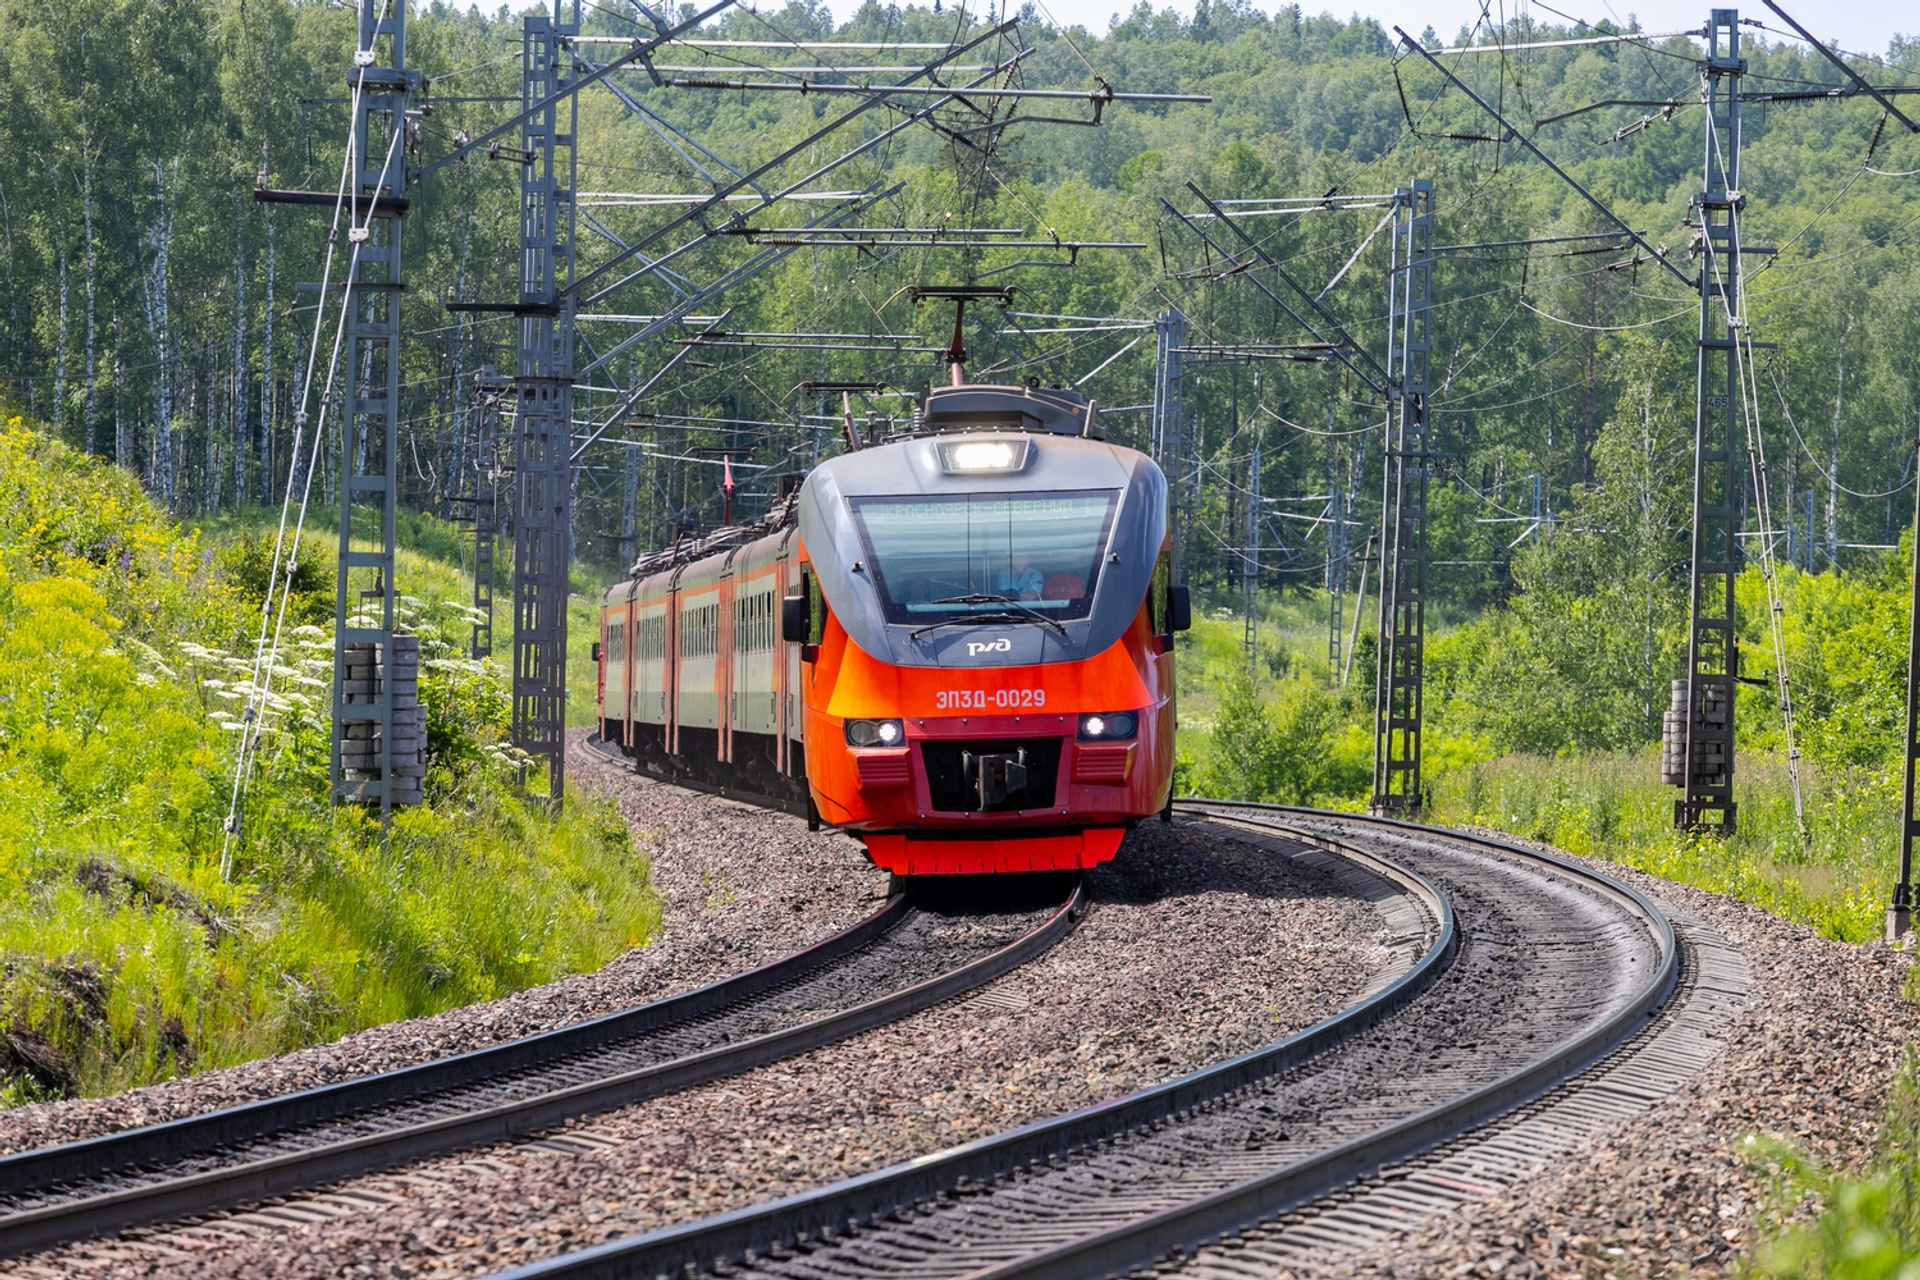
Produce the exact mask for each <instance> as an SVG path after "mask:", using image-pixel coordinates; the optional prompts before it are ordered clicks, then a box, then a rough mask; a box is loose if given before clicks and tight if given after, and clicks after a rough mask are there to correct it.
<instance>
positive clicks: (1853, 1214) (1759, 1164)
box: [1744, 1046, 1920, 1280]
mask: <svg viewBox="0 0 1920 1280" xmlns="http://www.w3.org/2000/svg"><path fill="white" fill-rule="evenodd" d="M1917 1076H1920V1053H1917V1052H1916V1050H1915V1049H1914V1048H1913V1047H1912V1046H1908V1048H1907V1051H1906V1055H1905V1057H1904V1058H1903V1060H1902V1062H1901V1065H1900V1069H1899V1071H1898V1072H1897V1073H1896V1074H1895V1076H1894V1081H1893V1091H1892V1096H1891V1098H1890V1099H1889V1101H1888V1104H1887V1113H1886V1116H1885V1117H1884V1120H1883V1123H1882V1127H1881V1133H1880V1142H1879V1150H1878V1152H1877V1153H1876V1156H1875V1159H1874V1162H1873V1167H1872V1169H1870V1170H1869V1171H1868V1172H1867V1173H1866V1175H1865V1176H1863V1177H1857V1178H1848V1177H1843V1176H1839V1175H1837V1174H1835V1173H1833V1172H1831V1171H1829V1170H1827V1169H1825V1168H1823V1167H1822V1166H1821V1165H1820V1164H1819V1162H1818V1161H1816V1160H1814V1159H1813V1158H1812V1157H1810V1156H1808V1155H1807V1154H1805V1153H1804V1152H1802V1151H1801V1150H1800V1149H1799V1148H1798V1147H1796V1146H1794V1145H1793V1144H1792V1143H1789V1142H1786V1141H1783V1140H1781V1139H1779V1138H1774V1137H1769V1136H1766V1135H1761V1134H1753V1135H1749V1136H1748V1137H1747V1138H1746V1139H1745V1142H1744V1147H1745V1155H1746V1156H1747V1159H1748V1163H1749V1166H1750V1167H1751V1168H1752V1170H1753V1172H1754V1174H1755V1175H1756V1177H1758V1178H1759V1179H1761V1180H1762V1182H1763V1185H1764V1186H1765V1188H1766V1199H1765V1203H1764V1205H1763V1207H1762V1211H1761V1225H1762V1228H1763V1230H1766V1231H1767V1232H1768V1234H1769V1235H1770V1236H1771V1239H1769V1240H1768V1241H1767V1243H1765V1244H1764V1245H1763V1246H1762V1247H1761V1248H1760V1249H1759V1250H1758V1252H1757V1254H1756V1256H1755V1257H1754V1258H1753V1260H1752V1262H1751V1264H1750V1265H1749V1266H1748V1267H1747V1268H1746V1269H1745V1274H1746V1275H1747V1276H1749V1277H1752V1278H1753V1280H1761V1278H1765V1280H1916V1278H1920V1085H1917V1084H1916V1077H1917ZM1810 1208H1811V1209H1813V1210H1814V1213H1813V1216H1812V1220H1811V1221H1807V1220H1806V1219H1807V1215H1808V1211H1809V1209H1810Z"/></svg>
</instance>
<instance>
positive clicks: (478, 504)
mask: <svg viewBox="0 0 1920 1280" xmlns="http://www.w3.org/2000/svg"><path fill="white" fill-rule="evenodd" d="M512 391H513V383H512V382H511V381H510V380H508V379H506V378H503V377H501V376H500V374H499V372H498V371H497V370H495V369H494V367H493V366H492V365H482V366H481V368H480V372H479V374H478V375H477V376H476V377H475V378H474V382H473V397H474V414H473V418H474V430H473V436H474V449H473V458H474V462H473V504H472V505H473V612H474V618H473V656H474V657H475V658H485V657H489V656H491V655H492V653H493V573H494V556H493V552H494V546H495V544H496V542H497V540H498V538H499V535H500V475H501V466H500V410H501V408H502V406H503V405H504V404H505V403H506V399H507V397H508V395H510V394H511V393H512Z"/></svg>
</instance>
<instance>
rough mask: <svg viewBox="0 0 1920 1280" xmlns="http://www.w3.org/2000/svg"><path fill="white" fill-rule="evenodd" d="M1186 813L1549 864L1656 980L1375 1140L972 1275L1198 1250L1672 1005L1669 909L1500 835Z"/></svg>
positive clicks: (1544, 1083)
mask: <svg viewBox="0 0 1920 1280" xmlns="http://www.w3.org/2000/svg"><path fill="white" fill-rule="evenodd" d="M1184 807H1187V808H1189V809H1190V810H1196V811H1199V812H1203V813H1205V812H1212V813H1214V814H1215V815H1216V816H1221V814H1222V811H1224V813H1225V814H1239V813H1244V812H1245V811H1247V810H1249V809H1251V810H1254V811H1256V812H1267V813H1272V812H1278V813H1282V814H1286V815H1290V816H1292V817H1294V818H1295V819H1298V818H1301V817H1310V818H1312V819H1314V820H1317V821H1318V822H1326V821H1328V820H1330V819H1336V818H1337V819H1339V820H1350V821H1354V822H1358V823H1362V824H1365V825H1367V826H1372V827H1377V828H1384V829H1389V830H1396V831H1401V832H1411V833H1417V834H1420V835H1422V836H1425V837H1428V838H1432V837H1434V836H1440V837H1441V838H1445V839H1451V840H1456V841H1460V842H1462V843H1465V844H1468V845H1478V846H1480V847H1483V848H1493V849H1497V850H1499V851H1501V852H1502V853H1506V854H1509V855H1514V856H1518V857H1521V858H1525V859H1528V860H1531V861H1537V862H1543V863H1546V864H1547V865H1549V866H1551V867H1553V868H1554V869H1555V870H1556V871H1559V872H1561V873H1563V874H1566V875H1569V876H1572V877H1574V878H1576V879H1578V880H1580V881H1582V882H1583V883H1584V884H1585V885H1586V886H1587V887H1588V888H1590V889H1593V890H1595V891H1597V892H1599V893H1601V894H1602V895H1604V896H1605V897H1608V898H1610V899H1612V900H1613V901H1615V902H1617V903H1619V904H1620V905H1622V906H1623V907H1626V908H1627V909H1628V910H1629V911H1630V912H1632V913H1633V914H1634V915H1636V916H1638V917H1639V918H1640V919H1641V921H1642V922H1643V923H1644V924H1645V925H1646V926H1647V927H1648V929H1649V930H1650V931H1651V932H1652V934H1653V936H1654V939H1655V941H1656V942H1657V944H1658V946H1659V948H1660V956H1661V960H1660V963H1659V965H1658V966H1657V967H1656V972H1655V973H1653V974H1652V975H1650V976H1649V978H1648V980H1647V982H1646V983H1645V984H1644V985H1643V986H1642V987H1641V988H1640V990H1639V991H1638V992H1637V993H1636V994H1635V995H1634V997H1633V998H1632V999H1631V1000H1629V1001H1628V1002H1627V1003H1626V1004H1625V1005H1623V1006H1622V1007H1621V1008H1620V1009H1618V1010H1616V1011H1615V1012H1614V1013H1613V1015H1611V1016H1610V1017H1608V1018H1607V1019H1606V1020H1604V1021H1603V1022H1601V1023H1600V1024H1598V1025H1596V1026H1594V1027H1591V1028H1589V1029H1588V1031H1587V1032H1586V1033H1585V1034H1583V1035H1581V1036H1578V1037H1576V1038H1575V1039H1573V1040H1572V1041H1569V1042H1567V1043H1565V1044H1562V1045H1560V1046H1558V1047H1556V1048H1555V1049H1554V1050H1552V1051H1551V1052H1549V1053H1547V1054H1545V1055H1543V1056H1541V1057H1539V1058H1536V1059H1534V1060H1533V1061H1532V1062H1530V1063H1528V1064H1527V1065H1525V1066H1523V1067H1520V1068H1519V1069H1517V1070H1515V1071H1512V1072H1509V1073H1508V1074H1507V1075H1505V1076H1503V1077H1501V1078H1500V1079H1498V1080H1495V1081H1492V1082H1491V1083H1489V1084H1487V1085H1484V1086H1483V1087H1481V1088H1479V1089H1475V1090H1473V1091H1471V1092H1469V1093H1467V1094H1465V1095H1463V1096H1461V1097H1459V1098H1456V1099H1454V1100H1452V1101H1450V1102H1446V1103H1442V1104H1441V1105H1439V1106H1436V1107H1432V1108H1430V1109H1428V1110H1426V1111H1423V1112H1420V1113H1418V1114H1416V1115H1413V1116H1410V1117H1408V1118H1406V1119H1404V1120H1400V1121H1397V1122H1395V1123H1392V1124H1388V1125H1384V1126H1382V1127H1381V1128H1379V1129H1376V1130H1374V1131H1373V1132H1372V1133H1369V1134H1366V1135H1364V1136H1362V1137H1360V1138H1357V1139H1355V1140H1353V1141H1350V1142H1346V1143H1342V1144H1341V1145H1339V1146H1336V1147H1333V1148H1331V1149H1330V1150H1327V1151H1325V1152H1322V1153H1319V1154H1317V1155H1315V1156H1312V1157H1310V1158H1308V1159H1306V1160H1302V1161H1298V1162H1296V1163H1294V1164H1292V1165H1288V1166H1286V1167H1284V1168H1281V1169H1277V1170H1275V1171H1273V1172H1272V1173H1270V1174H1268V1175H1266V1176H1264V1177H1259V1178H1253V1179H1249V1180H1248V1181H1245V1182H1242V1183H1239V1184H1238V1185H1236V1186H1232V1187H1228V1188H1226V1189H1225V1190H1222V1191H1219V1192H1216V1193H1214V1194H1212V1195H1208V1196H1203V1197H1201V1198H1199V1199H1196V1200H1192V1201H1189V1202H1188V1203H1186V1204H1184V1205H1180V1206H1177V1207H1175V1208H1172V1209H1168V1210H1165V1211H1162V1212H1160V1213H1154V1214H1147V1215H1143V1216H1142V1217H1139V1218H1136V1219H1134V1220H1133V1221H1131V1222H1127V1223H1123V1224H1121V1225H1120V1226H1118V1227H1116V1228H1113V1229H1111V1230H1107V1231H1101V1232H1098V1233H1095V1234H1090V1235H1087V1236H1084V1237H1082V1238H1080V1239H1078V1240H1072V1241H1068V1242H1066V1243H1064V1244H1061V1245H1058V1246H1056V1247H1054V1248H1052V1249H1049V1250H1046V1251H1044V1252H1040V1253H1034V1254H1029V1255H1027V1256H1026V1257H1024V1258H1018V1259H1015V1260H1013V1261H1011V1262H1008V1263H1004V1264H1001V1265H998V1266H991V1267H983V1268H980V1269H978V1270H976V1271H973V1272H971V1273H969V1274H968V1275H967V1276H966V1278H965V1280H1052V1278H1055V1277H1057V1278H1059V1280H1078V1278H1079V1277H1082V1276H1088V1275H1100V1274H1109V1273H1113V1272H1119V1271H1126V1270H1131V1269H1133V1268H1136V1267H1140V1266H1143V1265H1147V1264H1150V1263H1152V1262H1154V1261H1155V1260H1157V1259H1159V1258H1161V1257H1164V1256H1165V1255H1167V1254H1169V1253H1171V1252H1173V1251H1175V1250H1178V1249H1184V1248H1190V1247H1192V1246H1194V1245H1197V1244H1199V1243H1201V1242H1203V1241H1206V1240H1210V1239H1213V1238H1215V1237H1218V1236H1220V1235H1222V1234H1224V1233H1228V1232H1232V1231H1236V1230H1239V1229H1240V1228H1242V1227H1246V1226H1249V1225H1251V1224H1253V1223H1255V1222H1259V1221H1261V1220H1263V1219H1266V1218H1271V1217H1274V1216H1276V1215H1278V1214H1281V1213H1284V1212H1286V1211H1287V1210H1289V1209H1292V1208H1296V1207H1298V1206H1299V1205H1302V1204H1305V1203H1308V1202H1310V1201H1312V1200H1316V1199H1319V1198H1320V1197H1322V1196H1325V1195H1328V1194H1330V1193H1331V1192H1334V1191H1337V1190H1338V1189H1340V1188H1341V1187H1343V1186H1346V1185H1348V1184H1349V1183H1351V1182H1354V1181H1355V1180H1357V1179H1359V1178H1362V1177H1366V1176H1368V1175H1370V1174H1373V1173H1377V1172H1378V1171H1379V1170H1380V1169H1382V1168H1383V1167H1385V1166H1387V1165H1389V1164H1392V1163H1394V1162H1396V1161H1399V1160H1404V1159H1407V1158H1409V1157H1411V1156H1415V1155H1418V1154H1419V1153H1421V1152H1423V1151H1427V1150H1429V1149H1431V1148H1433V1147H1435V1146H1437V1145H1439V1144H1440V1143H1442V1142H1444V1141H1446V1140H1448V1139H1450V1138H1453V1137H1456V1136H1458V1135H1460V1134H1462V1133H1466V1132H1469V1131H1471V1130H1473V1129H1475V1128H1478V1127H1480V1126H1481V1125H1483V1124H1486V1123H1488V1122H1489V1121H1491V1120H1494V1119H1497V1118H1498V1117H1500V1116H1502V1115H1505V1114H1507V1113H1508V1112H1510V1111H1512V1110H1513V1109H1514V1108H1516V1107H1519V1106H1521V1105H1523V1104H1525V1103H1528V1102H1531V1101H1533V1100H1534V1099H1536V1098H1539V1097H1540V1096H1542V1095H1543V1094H1545V1093H1547V1092H1549V1091H1550V1090H1552V1089H1553V1088H1555V1087H1556V1086H1558V1085H1560V1084H1562V1083H1564V1082H1565V1081H1567V1080H1569V1079H1571V1078H1572V1077H1574V1076H1576V1075H1578V1074H1579V1073H1580V1072H1582V1071H1585V1070H1586V1069H1587V1068H1588V1067H1591V1066H1593V1065H1594V1064H1595V1063H1597V1062H1599V1061H1601V1060H1602V1059H1603V1058H1605V1057H1607V1056H1608V1055H1609V1054H1611V1053H1613V1052H1614V1051H1615V1050H1616V1049H1618V1048H1620V1047H1621V1046H1622V1045H1623V1044H1625V1043H1626V1042H1627V1041H1628V1040H1630V1039H1632V1038H1633V1037H1634V1036H1636V1035H1638V1034H1639V1032H1640V1031H1641V1029H1642V1028H1643V1027H1645V1026H1646V1024H1647V1022H1648V1020H1649V1019H1650V1018H1651V1017H1652V1016H1653V1015H1654V1014H1655V1013H1656V1012H1657V1011H1658V1010H1659V1009H1660V1008H1661V1006H1663V1005H1664V1004H1665V1003H1666V1001H1667V999H1668V997H1669V996H1671V995H1672V993H1673V990H1674V988H1675V986H1676V985H1677V984H1678V982H1679V977H1680V946H1679V940H1678V938H1677V937H1676V936H1675V934H1674V931H1673V925H1672V922H1671V921H1669V920H1668V919H1667V917H1666V914H1665V913H1664V912H1662V911H1661V910H1660V909H1659V907H1657V906H1656V905H1654V903H1653V902H1652V901H1651V900H1650V899H1648V898H1647V897H1646V896H1645V895H1643V894H1641V893H1640V892H1639V891H1638V890H1636V889H1634V888H1632V887H1631V886H1629V885H1625V884H1622V883H1620V882H1618V881H1616V880H1613V879H1611V878H1610V877H1607V876H1603V875H1600V874H1599V873H1598V872H1595V871H1591V870H1589V869H1588V868H1586V867H1582V866H1580V865H1578V864H1576V863H1574V862H1571V861H1569V860H1567V859H1565V858H1561V857H1557V856H1555V855H1553V854H1550V853H1545V852H1543V851H1541V850H1537V849H1528V848H1526V847H1524V846H1522V845H1518V844H1514V843H1511V842H1509V841H1505V840H1499V839H1496V838H1493V837H1484V836H1478V835H1468V834H1466V833H1462V832H1453V831H1437V830H1436V829H1434V828H1431V827H1422V826H1419V825H1418V824H1415V823H1411V822H1405V821H1401V820H1399V819H1394V818H1385V817H1371V816H1367V817H1362V816H1358V815H1345V814H1341V815H1332V814H1326V813H1323V812H1320V811H1316V810H1311V809H1304V808H1296V807H1291V806H1279V805H1257V804H1247V803H1235V802H1204V803H1194V804H1192V805H1189V806H1184ZM1236 820H1238V821H1242V822H1246V823H1247V825H1250V826H1256V827H1261V828H1265V829H1268V830H1275V831H1282V832H1285V833H1286V834H1288V835H1290V836H1293V837H1295V838H1299V839H1305V840H1308V841H1309V842H1312V843H1316V844H1318V843H1321V842H1322V841H1323V840H1326V839H1327V837H1325V836H1323V835H1321V834H1320V833H1318V832H1317V831H1315V830H1313V829H1312V828H1311V827H1300V826H1295V825H1293V824H1292V823H1289V822H1261V821H1258V820H1257V818H1256V819H1255V820H1253V821H1248V820H1247V819H1246V818H1244V817H1240V818H1237V819H1236Z"/></svg>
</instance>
